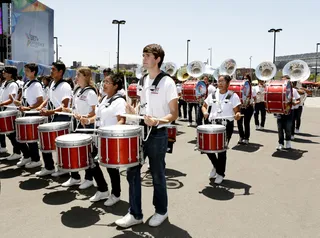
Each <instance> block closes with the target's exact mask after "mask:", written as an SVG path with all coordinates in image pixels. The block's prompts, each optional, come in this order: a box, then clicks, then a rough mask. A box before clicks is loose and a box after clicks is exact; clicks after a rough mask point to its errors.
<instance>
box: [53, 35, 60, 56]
mask: <svg viewBox="0 0 320 238" xmlns="http://www.w3.org/2000/svg"><path fill="white" fill-rule="evenodd" d="M53 38H54V39H55V40H56V62H58V61H59V45H58V37H56V36H55V37H53Z"/></svg>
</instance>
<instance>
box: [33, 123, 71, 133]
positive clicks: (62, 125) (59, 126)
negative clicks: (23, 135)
mask: <svg viewBox="0 0 320 238" xmlns="http://www.w3.org/2000/svg"><path fill="white" fill-rule="evenodd" d="M52 123H56V124H54V125H52ZM58 123H59V124H58ZM49 125H51V126H49ZM69 127H70V122H64V121H61V122H60V121H56V122H49V123H44V124H41V125H39V127H38V130H39V132H50V131H52V132H53V130H56V129H68V128H69Z"/></svg>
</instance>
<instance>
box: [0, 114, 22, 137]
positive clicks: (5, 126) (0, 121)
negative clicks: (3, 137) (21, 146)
mask: <svg viewBox="0 0 320 238" xmlns="http://www.w3.org/2000/svg"><path fill="white" fill-rule="evenodd" d="M17 114H18V111H2V112H0V134H10V133H12V132H14V131H15V124H14V122H15V120H16V118H17Z"/></svg>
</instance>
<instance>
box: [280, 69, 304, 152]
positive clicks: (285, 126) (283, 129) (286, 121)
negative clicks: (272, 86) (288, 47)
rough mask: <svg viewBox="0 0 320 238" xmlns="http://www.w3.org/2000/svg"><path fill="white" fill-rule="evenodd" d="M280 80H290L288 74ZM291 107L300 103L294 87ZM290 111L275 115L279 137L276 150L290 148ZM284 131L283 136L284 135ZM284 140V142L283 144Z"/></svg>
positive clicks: (291, 117)
mask: <svg viewBox="0 0 320 238" xmlns="http://www.w3.org/2000/svg"><path fill="white" fill-rule="evenodd" d="M281 80H290V77H289V76H288V75H284V76H283V77H282V79H281ZM292 98H293V101H292V107H294V106H296V105H299V103H300V95H299V93H298V92H297V90H296V89H295V88H293V89H292ZM292 107H291V111H290V113H289V114H287V115H285V114H278V115H277V126H278V138H279V141H278V142H279V145H278V147H277V150H282V149H283V148H285V149H291V127H292V120H293V112H292ZM284 133H285V136H284ZM284 141H286V144H285V145H284Z"/></svg>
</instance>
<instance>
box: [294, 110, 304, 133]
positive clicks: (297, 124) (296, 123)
mask: <svg viewBox="0 0 320 238" xmlns="http://www.w3.org/2000/svg"><path fill="white" fill-rule="evenodd" d="M302 109H303V106H299V108H297V109H294V110H293V111H294V112H293V121H292V129H291V133H292V135H294V129H297V130H299V129H300V125H301V114H302Z"/></svg>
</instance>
